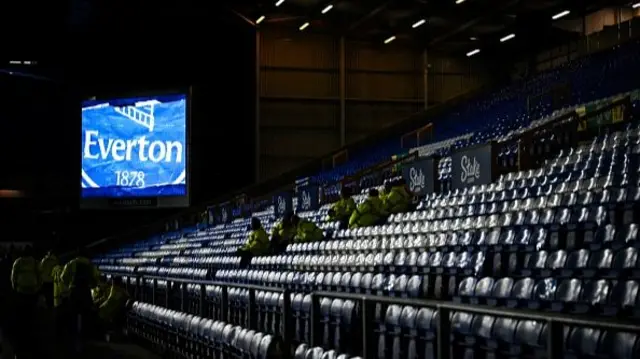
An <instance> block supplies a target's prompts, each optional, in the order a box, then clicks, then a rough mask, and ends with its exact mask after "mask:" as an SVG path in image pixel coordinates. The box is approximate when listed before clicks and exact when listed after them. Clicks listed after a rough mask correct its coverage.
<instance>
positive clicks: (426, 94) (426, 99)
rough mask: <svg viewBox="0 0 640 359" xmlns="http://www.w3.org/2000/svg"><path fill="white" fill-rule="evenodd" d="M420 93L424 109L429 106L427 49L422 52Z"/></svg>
mask: <svg viewBox="0 0 640 359" xmlns="http://www.w3.org/2000/svg"><path fill="white" fill-rule="evenodd" d="M422 87H423V88H422V90H423V91H422V94H423V96H424V99H423V100H424V109H425V110H426V109H427V108H429V53H428V52H427V49H424V51H423V52H422Z"/></svg>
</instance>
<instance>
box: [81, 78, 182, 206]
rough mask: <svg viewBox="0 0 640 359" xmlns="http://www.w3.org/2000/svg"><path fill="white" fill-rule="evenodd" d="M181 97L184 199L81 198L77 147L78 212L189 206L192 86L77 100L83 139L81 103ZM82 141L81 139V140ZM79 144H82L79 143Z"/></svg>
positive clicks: (173, 197)
mask: <svg viewBox="0 0 640 359" xmlns="http://www.w3.org/2000/svg"><path fill="white" fill-rule="evenodd" d="M167 95H184V96H185V97H186V111H185V112H186V113H185V148H186V153H185V171H186V174H187V175H186V178H185V195H184V196H152V197H117V198H116V197H83V196H82V186H81V185H80V182H81V181H82V160H83V156H82V154H83V152H82V145H80V146H79V147H80V156H79V157H80V168H79V170H78V174H79V177H80V181H79V182H78V197H79V202H80V209H85V210H105V209H114V210H115V209H151V208H187V207H189V206H190V204H191V111H192V103H191V101H192V98H193V92H192V87H191V86H189V87H186V88H172V89H167V90H158V91H139V92H120V93H117V94H109V95H103V96H88V97H85V98H82V99H81V101H80V108H79V110H80V116H79V118H80V136H83V135H84V134H83V132H84V128H83V126H82V103H83V102H84V101H90V100H104V101H109V100H112V101H113V100H118V99H129V98H136V97H148V96H167ZM81 138H82V137H81ZM80 143H82V141H80Z"/></svg>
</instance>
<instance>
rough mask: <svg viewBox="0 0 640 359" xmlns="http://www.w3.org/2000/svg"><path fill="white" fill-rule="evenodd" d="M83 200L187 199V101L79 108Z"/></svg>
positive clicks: (175, 97)
mask: <svg viewBox="0 0 640 359" xmlns="http://www.w3.org/2000/svg"><path fill="white" fill-rule="evenodd" d="M82 128H83V132H82V179H81V185H82V188H83V196H85V197H86V196H104V197H121V196H163V195H165V196H176V195H185V194H186V185H185V184H186V153H185V152H186V96H184V95H182V96H171V99H170V101H162V102H161V101H158V100H157V99H147V100H144V101H137V102H136V101H134V102H132V103H130V104H125V105H120V104H119V103H118V102H116V103H114V104H110V103H99V104H89V105H87V106H84V107H83V109H82Z"/></svg>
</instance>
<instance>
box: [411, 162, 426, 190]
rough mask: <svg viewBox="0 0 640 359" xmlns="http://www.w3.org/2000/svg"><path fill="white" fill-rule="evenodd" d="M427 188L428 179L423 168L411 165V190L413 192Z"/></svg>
mask: <svg viewBox="0 0 640 359" xmlns="http://www.w3.org/2000/svg"><path fill="white" fill-rule="evenodd" d="M426 188H427V181H426V177H425V175H424V173H423V172H422V169H419V168H414V167H411V169H409V190H410V191H411V192H413V193H417V192H420V191H423V190H425V189H426Z"/></svg>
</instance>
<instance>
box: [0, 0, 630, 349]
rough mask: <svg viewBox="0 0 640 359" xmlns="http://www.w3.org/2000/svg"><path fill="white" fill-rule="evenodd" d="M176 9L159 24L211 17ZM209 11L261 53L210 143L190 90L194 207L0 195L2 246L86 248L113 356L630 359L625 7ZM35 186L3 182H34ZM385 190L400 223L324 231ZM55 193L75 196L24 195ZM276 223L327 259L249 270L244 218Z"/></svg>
mask: <svg viewBox="0 0 640 359" xmlns="http://www.w3.org/2000/svg"><path fill="white" fill-rule="evenodd" d="M96 6H97V5H96ZM107 6H108V5H104V4H101V5H100V9H99V11H98V10H96V11H98V12H99V13H100V16H97V17H98V18H99V20H100V21H102V22H108V21H107V20H105V19H106V18H107V16H106V15H104V12H105V11H106V10H105V8H102V7H107ZM109 6H115V5H109ZM185 6H186V5H185ZM190 6H191V7H192V8H191V9H182V10H180V11H178V10H175V11H177V12H181V15H179V16H184V18H182V17H181V19H183V20H184V19H186V18H187V15H183V14H182V12H184V13H185V14H186V13H188V12H193V11H202V12H204V11H209V10H204V9H203V8H202V7H201V6H200V5H198V6H196V5H190ZM226 6H227V5H226V3H225V4H224V5H223V4H221V5H220V8H221V9H222V8H225V11H224V15H219V16H228V17H230V18H234V19H235V20H234V21H236V22H238V23H239V24H238V26H244V27H245V28H250V30H251V31H248V30H247V33H248V34H249V35H247V36H245V37H244V38H243V39H245V40H246V41H247V42H248V43H249V46H250V47H251V51H249V50H247V51H245V52H240V54H241V55H242V56H247V57H251V56H253V57H254V58H252V59H251V60H252V61H254V63H252V64H251V66H248V67H252V68H251V69H250V70H251V71H250V73H251V74H250V75H246V74H244V75H242V76H243V77H242V78H241V80H242V81H240V80H239V81H237V82H238V84H234V85H233V86H232V87H233V88H232V89H230V90H229V93H230V94H229V95H228V96H239V95H240V94H242V95H243V96H244V95H245V92H243V91H244V90H243V88H244V87H247V88H250V89H249V90H246V91H248V92H247V93H250V94H251V96H248V97H244V98H243V99H242V101H237V102H233V103H231V102H229V104H228V105H225V104H224V98H223V99H222V100H220V99H219V98H217V100H216V101H219V102H216V104H220V108H222V109H225V110H227V111H228V112H229V113H231V112H232V111H234V109H238V111H239V112H238V114H239V115H237V117H238V120H237V121H236V122H237V123H235V124H230V125H229V126H228V127H224V129H222V128H220V129H218V127H216V126H217V125H216V124H212V123H211V122H208V123H207V124H204V122H206V120H207V118H205V117H209V116H212V115H209V114H205V113H204V110H202V109H203V108H204V107H205V106H204V105H203V104H204V103H207V101H209V100H210V99H212V98H213V97H214V93H216V91H215V90H216V89H215V88H213V87H212V86H211V85H209V87H207V86H205V85H200V84H199V83H198V82H197V81H199V80H194V78H195V77H196V76H197V71H198V70H197V69H196V68H194V69H190V70H189V71H190V73H189V75H184V74H183V75H184V78H185V79H181V80H180V81H182V82H183V83H185V84H187V85H189V86H192V87H191V89H192V91H193V93H191V95H192V101H193V108H194V111H196V109H197V111H196V112H194V113H193V114H192V115H193V117H192V118H191V119H190V120H189V121H190V123H191V124H192V127H191V128H190V131H191V134H192V137H191V138H190V140H187V143H188V146H189V149H190V153H191V156H192V157H191V158H192V164H191V169H192V170H191V171H190V172H189V176H190V177H191V178H192V179H190V180H188V181H187V184H189V181H190V182H191V183H190V184H191V187H190V189H189V191H191V200H190V201H191V206H189V208H178V209H148V210H147V209H136V210H132V209H118V210H115V211H114V210H113V209H111V210H106V211H98V212H96V211H93V212H89V213H88V214H87V213H85V212H80V211H79V210H77V209H70V208H71V207H74V205H70V204H68V203H72V202H73V201H76V202H77V201H78V197H77V191H78V186H77V178H78V176H75V177H73V178H74V181H75V182H73V183H74V184H75V188H74V187H73V186H74V185H67V184H61V185H59V186H58V187H56V185H51V186H53V187H52V188H43V187H42V186H40V185H39V184H38V183H40V182H38V181H36V180H33V181H35V182H37V183H34V184H33V185H27V186H26V187H24V189H25V192H22V188H21V187H15V188H13V187H12V188H7V189H6V190H5V189H4V188H0V190H1V191H0V197H1V199H2V200H3V202H2V205H3V212H6V213H7V215H11V216H12V217H10V218H16V221H18V224H16V225H14V227H16V228H18V229H16V230H15V232H12V233H21V231H20V228H24V227H28V226H34V227H36V226H38V225H39V224H42V223H46V226H45V229H39V232H38V233H45V232H47V231H50V230H51V228H55V230H56V231H60V232H63V233H64V234H67V235H68V234H70V233H80V234H83V235H84V233H85V232H86V233H87V235H86V238H85V240H84V241H83V242H82V246H83V247H86V248H88V249H89V250H90V251H91V254H92V258H91V260H92V262H93V263H94V264H95V265H96V267H97V268H98V269H99V271H100V273H101V274H102V275H103V276H105V277H106V278H112V277H120V278H122V279H123V281H124V286H125V288H126V290H127V292H128V294H129V296H130V298H131V306H130V310H129V311H128V314H127V320H126V325H125V331H126V334H127V338H128V340H129V341H131V342H134V343H136V345H139V346H141V347H143V348H146V349H148V350H150V351H151V352H155V353H156V354H158V355H163V356H167V357H171V358H190V359H205V358H238V359H240V358H246V359H271V358H291V359H349V358H352V359H360V358H364V359H372V358H377V359H401V358H407V359H419V358H420V359H422V358H425V359H454V358H455V359H457V358H464V359H503V358H505V359H506V358H550V359H558V358H591V359H603V358H616V359H633V358H639V357H640V325H638V319H639V318H640V255H639V251H640V234H639V231H638V229H639V228H638V226H639V225H640V124H639V122H638V118H639V116H640V107H638V104H639V102H640V66H639V64H640V3H636V2H629V1H599V0H594V1H588V0H583V1H563V0H550V1H536V0H530V1H529V0H498V1H494V2H492V3H490V4H489V3H488V2H487V1H485V0H447V1H432V0H427V1H416V0H401V1H388V0H376V1H366V2H365V1H357V0H335V1H323V0H278V1H276V0H273V1H268V2H267V1H258V2H255V1H246V0H242V1H233V2H229V6H228V8H227V7H226ZM132 11H133V13H135V14H137V13H138V12H136V11H137V10H132ZM140 11H142V10H140ZM158 11H160V10H158ZM158 16H159V17H160V15H158ZM176 16H178V15H176ZM189 16H195V15H189ZM129 17H130V18H134V17H135V15H131V14H130V15H128V17H127V19H129ZM204 17H205V16H204V15H201V17H198V21H204V20H203V19H204ZM161 18H162V19H169V18H171V17H170V14H169V13H167V14H163V15H162V17H161ZM188 18H191V17H188ZM96 21H97V20H96ZM100 21H98V22H100ZM127 21H128V22H127V24H130V23H131V21H133V20H127ZM77 23H79V24H81V25H77V26H87V29H89V28H90V27H91V26H97V25H94V24H91V25H88V22H87V21H78V22H77ZM82 24H84V25H82ZM122 26H123V27H122V28H120V29H119V30H118V31H125V30H123V29H130V28H133V27H135V26H137V25H122ZM157 26H159V25H157ZM173 26H175V27H176V28H177V27H178V26H177V25H173ZM193 26H194V27H197V28H200V26H201V25H193ZM202 28H204V27H202ZM91 29H93V28H91ZM93 30H95V29H93ZM93 30H91V31H93ZM87 31H89V30H87ZM226 41H228V43H227V42H226ZM225 44H226V45H228V46H233V41H232V40H225ZM208 50H211V49H208ZM201 51H202V53H204V51H205V50H204V49H198V50H197V53H198V54H200V53H201ZM247 54H252V55H247ZM210 56H211V57H208V58H207V60H198V61H201V62H206V61H213V60H214V58H215V56H213V55H210ZM220 61H222V62H223V63H225V61H227V62H226V64H231V63H232V62H234V60H233V59H231V60H224V61H223V60H220ZM238 61H240V60H238ZM184 63H185V64H186V63H188V60H185V62H184ZM181 64H182V63H181ZM163 66H171V64H169V63H163ZM198 66H200V65H198ZM229 66H231V65H229ZM194 67H196V66H195V65H194ZM245 67H246V66H245ZM198 68H199V67H198ZM3 71H4V70H3ZM8 72H12V74H11V75H7V73H8ZM13 72H15V73H18V72H20V73H21V75H20V76H18V77H19V78H20V81H40V80H34V79H33V78H35V77H40V76H42V77H46V76H50V75H51V74H52V72H50V71H49V70H48V69H46V68H45V67H44V65H43V66H42V67H40V66H36V65H30V64H24V63H22V64H20V63H12V64H11V66H10V67H8V70H6V73H5V72H3V76H4V75H6V76H7V78H12V80H8V81H18V80H15V78H16V74H14V73H13ZM153 72H154V71H153V70H148V74H145V75H141V76H140V77H139V78H138V81H139V82H140V83H141V84H145V83H147V78H146V76H152V74H153ZM191 72H193V73H191ZM27 74H28V75H27ZM78 74H79V72H78ZM78 74H76V76H77V75H78ZM254 75H255V76H254ZM52 76H57V75H52ZM103 76H104V77H105V78H108V76H109V75H105V74H103ZM122 76H124V75H122ZM171 76H173V77H176V78H180V75H179V74H177V73H174V74H172V75H171ZM221 76H223V75H221ZM224 76H227V75H224ZM228 76H229V77H224V79H221V80H224V81H227V82H232V81H233V77H232V75H228ZM23 77H30V78H29V79H23ZM214 77H215V76H214V75H213V72H212V73H210V74H209V75H207V77H206V80H202V81H203V82H206V81H210V80H212V79H214ZM122 78H124V77H122ZM3 79H4V77H1V78H0V81H4V80H3ZM221 80H220V81H221ZM47 81H49V80H47ZM56 81H57V80H56ZM103 81H106V80H103ZM174 83H175V82H174ZM76 84H77V82H76ZM65 86H66V85H65ZM230 86H231V85H230ZM121 87H122V88H125V87H126V86H124V85H121ZM148 87H149V88H151V87H152V86H148ZM236 87H237V89H236ZM5 88H7V89H9V87H3V90H4V89H5ZM98 88H99V86H98V85H95V89H94V88H92V89H91V91H94V92H95V91H97V89H98ZM199 89H200V91H199ZM202 89H204V90H202ZM217 90H219V89H217ZM7 91H9V90H7ZM104 91H108V92H109V93H110V94H113V93H122V91H121V88H120V87H116V86H113V87H111V88H109V89H108V90H104ZM71 92H72V91H67V92H65V96H67V95H69V93H71ZM131 92H132V90H131V89H130V88H127V93H131ZM76 95H77V94H74V97H73V98H74V99H77V98H79V96H76ZM61 96H62V95H61ZM229 98H230V97H229ZM33 101H37V100H33ZM61 101H62V100H61ZM211 101H213V100H211ZM228 101H231V100H228ZM63 102H65V104H67V105H65V106H67V107H68V106H71V105H69V104H68V103H69V102H70V101H68V100H65V101H63ZM249 102H250V103H251V106H248V105H246V104H245V105H246V108H241V107H242V105H243V103H249ZM71 112H72V111H71V110H66V111H65V113H66V114H67V115H69V114H70V113H71ZM76 112H78V111H76ZM212 113H213V112H212ZM218 116H220V115H218ZM221 116H222V119H221V120H220V121H228V122H234V118H233V117H231V115H228V114H224V115H221ZM240 116H245V117H250V119H248V120H247V121H245V122H243V123H239V122H240V119H239V117H240ZM76 117H77V115H76ZM77 125H78V121H76V122H75V123H73V124H72V125H67V126H66V127H65V128H72V129H73V130H71V131H72V132H73V131H76V132H73V133H74V134H77V133H78V132H79V131H77V127H78V126H77ZM3 126H4V124H3ZM25 126H26V125H25ZM7 129H8V127H7ZM216 129H218V130H217V131H219V133H216V134H210V133H213V132H215V131H216ZM225 136H228V137H233V138H236V137H237V138H238V142H237V143H232V144H227V143H226V142H225ZM44 137H46V136H44V135H43V138H44ZM69 138H70V137H69ZM227 140H228V141H230V142H233V139H232V138H230V139H227ZM43 141H46V140H43ZM189 141H191V142H189ZM71 142H72V145H70V146H69V147H70V148H71V149H70V150H69V151H68V152H69V153H76V152H78V151H77V150H78V149H79V148H80V144H79V142H78V141H76V140H72V141H71ZM214 143H215V145H214ZM7 146H8V145H7ZM208 146H213V147H208ZM7 149H9V147H7V148H4V147H3V152H4V151H5V150H7ZM52 151H56V150H52ZM64 151H66V150H64ZM64 151H63V150H59V153H60V154H62V153H63V152H64ZM74 151H75V152H74ZM214 151H215V153H213V154H212V152H214ZM56 153H58V152H56ZM64 153H67V152H64ZM225 155H226V156H225ZM233 156H235V157H233ZM221 157H227V158H224V159H222V158H221ZM76 158H77V157H76ZM218 159H220V162H216V161H217V160H218ZM470 159H473V161H472V162H473V163H467V162H466V161H467V160H470ZM77 162H78V161H75V162H74V163H75V166H76V167H75V168H74V167H73V165H72V164H68V165H66V167H65V166H63V167H62V170H65V171H66V169H69V172H73V173H76V172H78V171H77ZM17 164H18V161H16V165H17ZM11 166H13V164H12V165H11ZM43 166H45V167H46V166H48V165H46V164H44V165H43ZM67 167H68V168H67ZM236 167H237V168H240V167H242V169H238V170H235V168H236ZM248 167H250V168H248ZM34 168H35V169H33V170H32V169H28V170H27V169H23V170H21V173H22V175H21V176H17V177H13V178H9V179H8V180H7V182H4V183H2V184H3V185H4V186H5V187H7V186H14V185H15V184H17V183H26V182H29V181H30V180H29V178H31V177H32V176H35V173H36V171H37V167H34ZM58 170H61V169H60V168H55V169H54V168H50V169H48V170H47V173H53V172H55V171H58ZM29 171H32V172H29ZM74 171H75V172H74ZM83 171H84V168H83ZM412 171H415V172H416V173H417V172H420V174H421V175H420V176H417V175H413V174H412V173H413V172H412ZM399 178H403V179H404V180H405V181H406V183H407V187H408V188H409V189H410V191H411V192H412V193H413V206H412V208H411V209H410V210H408V211H405V212H397V213H393V214H390V215H389V216H388V218H387V219H386V220H385V221H384V223H376V224H375V225H371V226H351V227H350V228H345V227H344V226H341V223H340V222H339V221H337V220H335V219H332V216H331V215H330V212H331V209H332V206H333V205H334V203H336V202H337V201H338V200H339V199H340V195H341V191H342V190H344V189H345V188H349V189H350V190H351V191H352V193H353V198H354V199H355V202H356V204H360V203H363V202H364V201H365V200H366V199H367V196H368V193H369V192H370V190H371V189H378V188H384V186H385V184H386V183H388V182H390V181H394V180H397V179H399ZM4 179H6V178H3V180H4ZM245 185H246V186H245ZM61 186H62V187H64V186H68V187H69V192H73V191H76V194H74V196H75V197H69V198H71V199H68V200H67V199H65V200H62V199H61V196H52V195H49V194H48V195H47V196H48V197H47V200H46V203H45V204H43V203H44V202H42V200H40V197H37V196H32V197H30V198H19V197H23V196H25V195H24V193H29V191H30V190H31V191H32V192H31V193H38V196H40V194H42V193H45V192H46V193H53V192H55V191H59V190H60V188H62V187H61ZM243 186H244V187H243ZM211 187H215V188H211ZM65 188H66V187H65ZM43 196H44V195H43ZM27 197H29V196H28V195H27ZM45 197H46V196H45ZM60 201H68V202H67V203H65V204H64V205H59V204H55V203H59V202H60ZM281 202H282V203H281ZM285 202H286V203H285ZM34 203H37V206H39V207H38V208H37V209H34V206H36V204H34ZM52 203H53V204H52ZM285 207H286V208H285ZM16 208H20V209H19V210H16ZM35 211H37V212H39V213H40V216H39V217H37V218H36V219H32V217H30V219H28V220H27V219H21V220H18V219H17V217H19V216H24V215H25V214H26V213H27V212H28V213H30V215H33V213H35ZM288 211H295V213H296V215H297V216H298V217H300V218H302V219H303V220H307V221H311V222H313V223H314V224H316V225H317V226H318V227H319V228H320V229H321V230H322V232H323V237H324V239H323V240H321V241H314V242H306V243H290V244H288V246H286V250H284V251H283V252H281V253H276V254H273V255H256V256H253V257H252V258H251V259H250V263H244V261H243V257H242V255H241V254H240V252H239V249H241V248H244V246H245V243H247V240H248V238H249V237H250V235H251V223H252V218H259V219H260V221H261V223H262V225H263V227H264V229H265V230H266V231H267V233H271V230H272V228H273V227H274V226H275V225H276V223H278V221H280V220H281V217H282V216H283V214H284V213H286V212H288ZM12 212H13V213H12ZM52 212H54V213H55V215H53V216H52V215H51V213H52ZM114 212H117V213H114ZM136 212H137V213H136ZM43 213H47V214H46V215H45V214H43ZM132 213H134V214H132ZM43 218H46V220H45V222H42V221H43ZM70 218H71V219H70ZM105 218H106V220H105ZM110 220H112V221H114V222H119V221H121V222H120V224H114V226H110V225H109V224H108V223H107V222H108V221H110ZM58 221H60V222H64V223H65V224H64V225H63V226H60V225H59V224H58V226H56V224H57V222H58ZM80 222H82V224H80ZM8 226H9V225H8ZM76 227H77V228H81V229H77V228H76ZM98 227H100V228H98ZM105 227H108V228H105ZM91 231H94V232H92V233H90V232H91ZM114 231H124V232H125V233H124V234H123V233H120V232H114ZM56 236H57V237H60V235H59V234H58V235H56ZM56 240H61V241H64V239H58V238H56ZM89 240H91V241H89ZM94 240H95V241H94ZM89 242H91V243H89ZM76 244H77V243H76ZM71 248H73V246H68V248H67V249H71Z"/></svg>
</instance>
